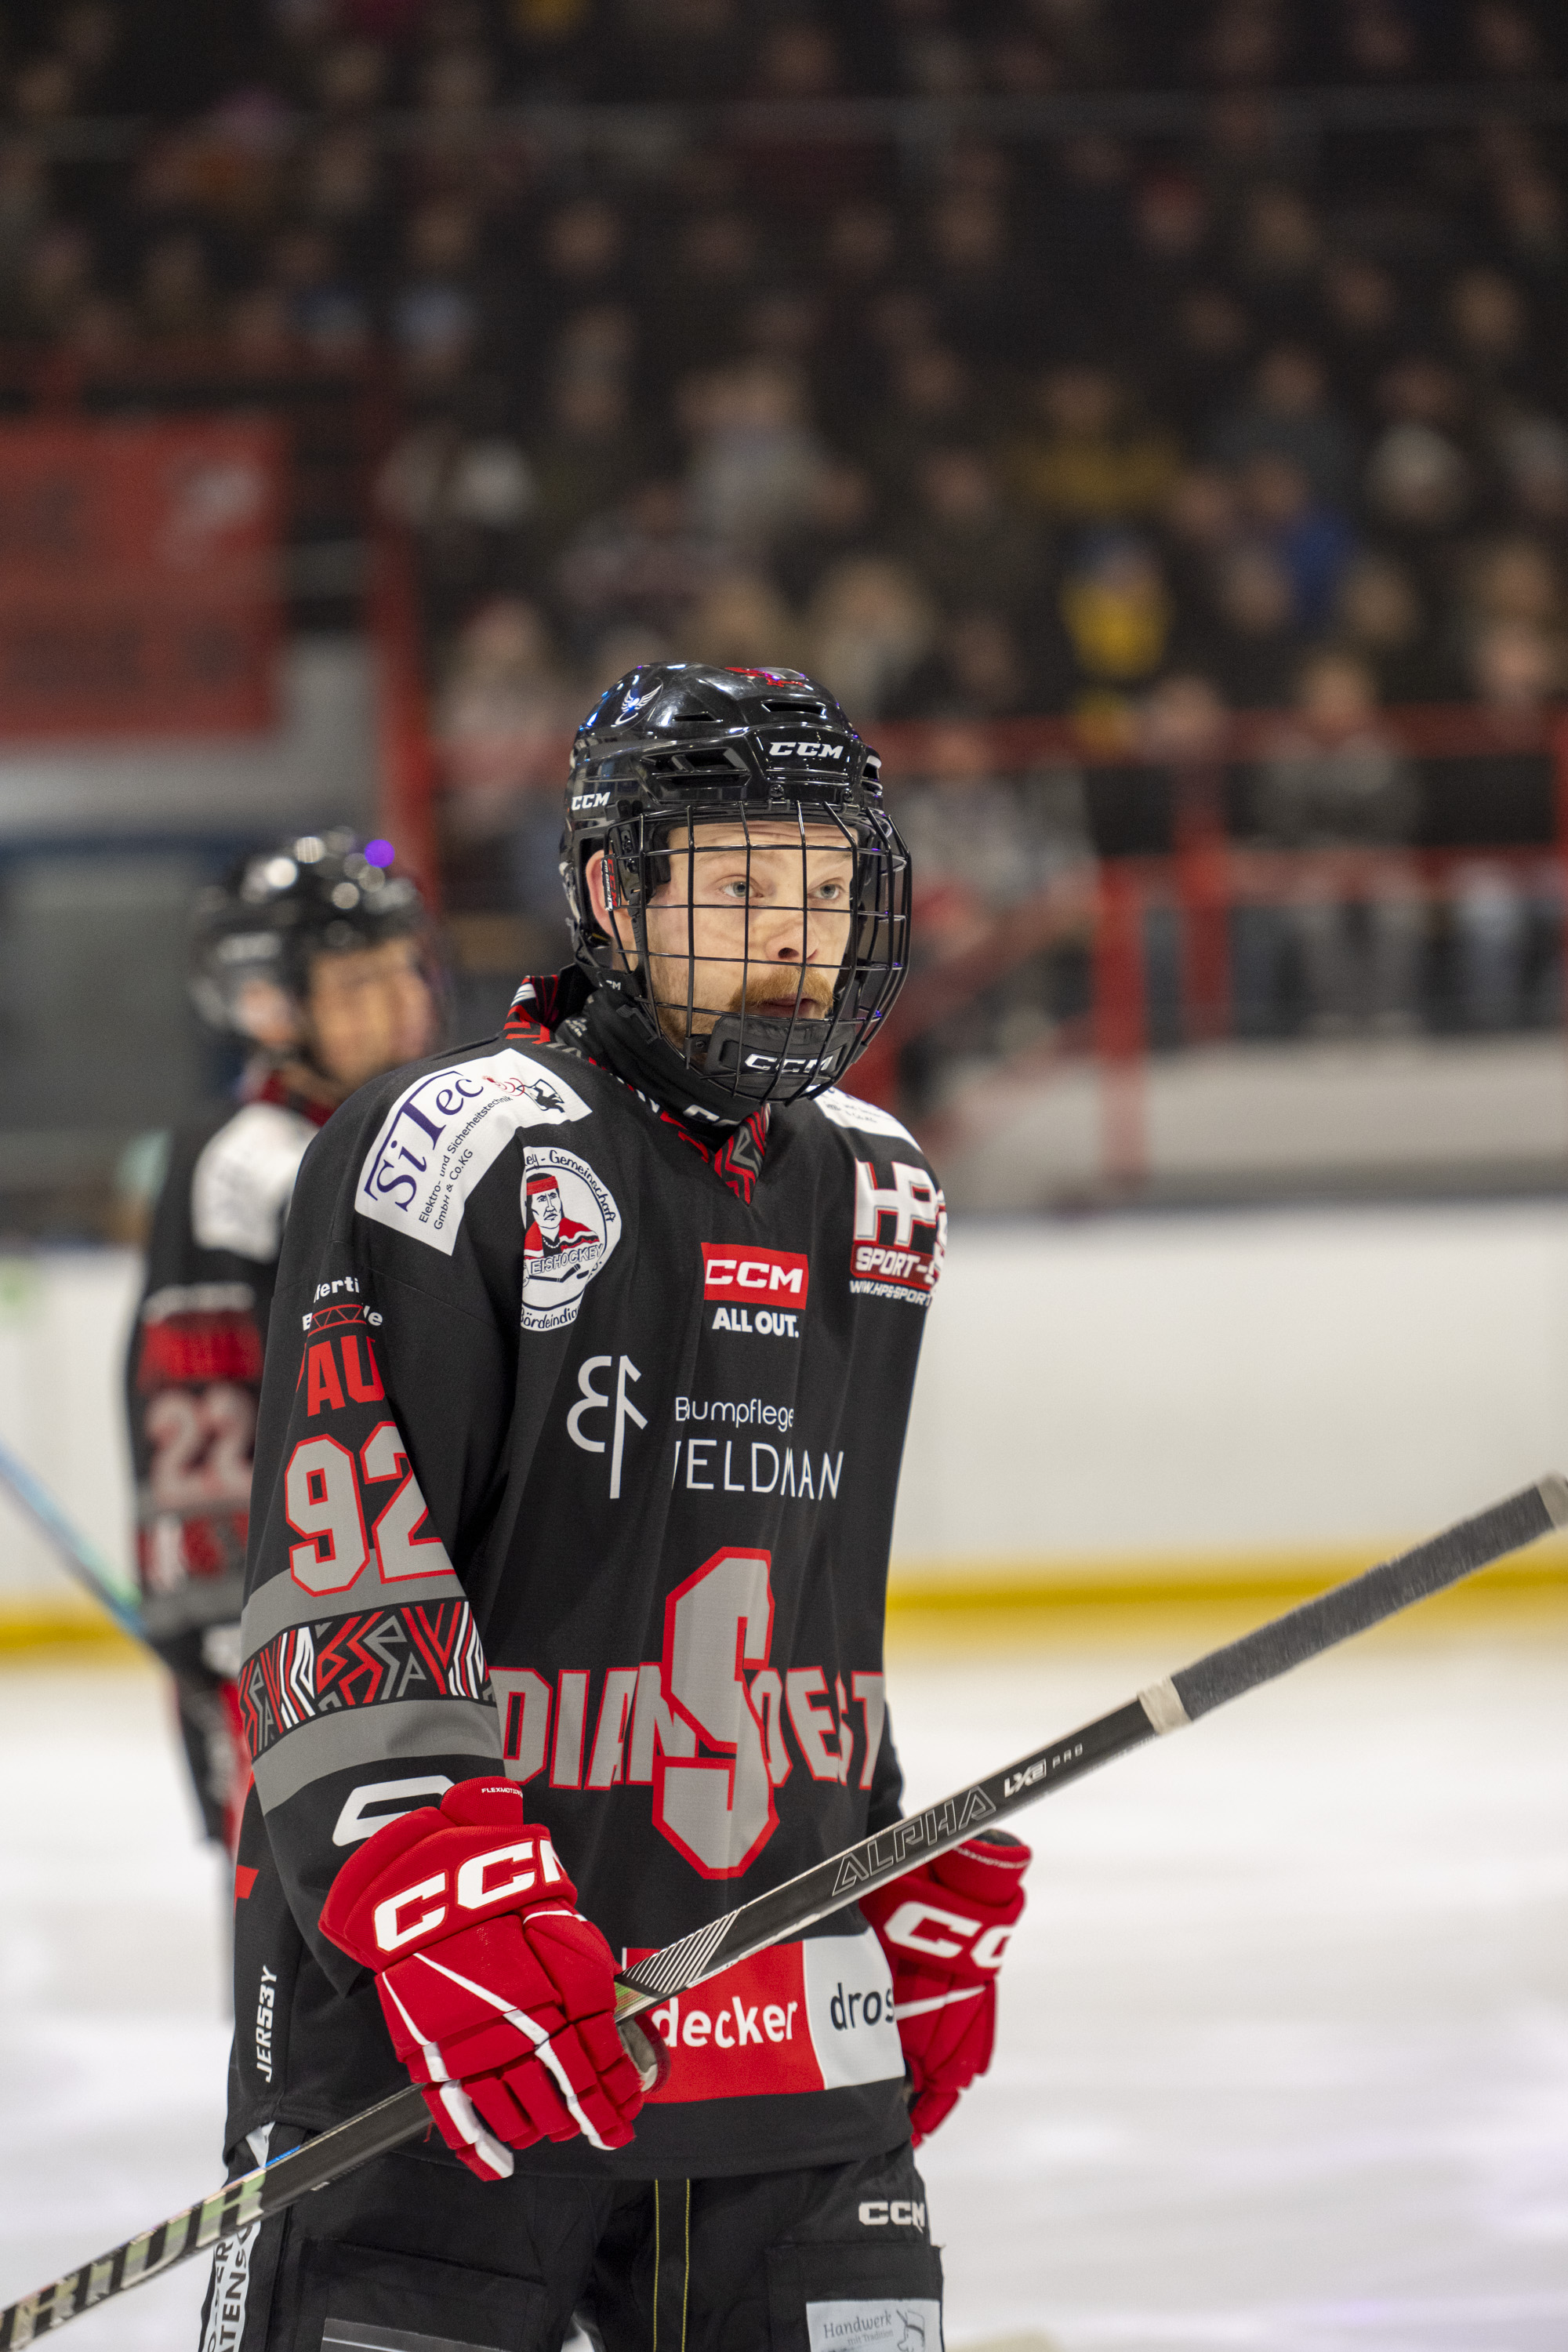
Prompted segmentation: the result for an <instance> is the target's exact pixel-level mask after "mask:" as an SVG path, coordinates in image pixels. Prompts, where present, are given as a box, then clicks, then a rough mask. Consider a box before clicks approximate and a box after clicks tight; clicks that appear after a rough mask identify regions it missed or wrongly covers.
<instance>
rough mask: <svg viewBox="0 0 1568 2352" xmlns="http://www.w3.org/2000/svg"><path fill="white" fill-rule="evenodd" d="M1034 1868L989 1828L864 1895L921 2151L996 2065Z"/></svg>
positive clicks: (1014, 1843) (1024, 1851)
mask: <svg viewBox="0 0 1568 2352" xmlns="http://www.w3.org/2000/svg"><path fill="white" fill-rule="evenodd" d="M1028 1866H1029V1849H1028V1847H1027V1846H1026V1845H1024V1844H1022V1843H1020V1842H1019V1840H1018V1839H1017V1838H1016V1837H1009V1836H1008V1834H1007V1832H1006V1831H1005V1830H991V1831H989V1832H987V1833H986V1834H985V1835H984V1836H982V1837H975V1838H970V1839H968V1840H967V1841H966V1842H965V1843H964V1844H963V1845H957V1846H954V1847H952V1850H951V1851H950V1852H949V1853H939V1854H937V1855H936V1856H935V1857H934V1858H933V1859H932V1860H931V1861H930V1862H922V1863H921V1865H920V1868H919V1869H918V1870H910V1871H906V1872H905V1874H904V1875H903V1877H902V1878H898V1879H895V1880H894V1881H893V1882H892V1884H891V1885H888V1886H879V1887H877V1888H875V1889H874V1890H873V1891H872V1893H871V1894H869V1895H862V1896H861V1897H860V1908H861V1910H862V1912H863V1913H864V1914H865V1916H866V1917H867V1918H868V1920H869V1921H870V1923H871V1925H872V1927H874V1928H875V1929H876V1931H877V1935H878V1938H879V1941H880V1943H881V1946H882V1949H883V1950H884V1951H885V1952H886V1954H887V1956H888V1965H889V1968H890V1969H892V1972H893V2014H894V2016H895V2017H896V2018H897V2019H898V2021H899V2039H900V2042H902V2044H903V2050H904V2064H905V2067H906V2068H907V2070H908V2073H909V2078H910V2123H911V2124H912V2125H913V2126H914V2137H915V2146H916V2147H919V2146H920V2144H921V2140H922V2139H929V2138H930V2137H931V2133H932V2132H933V2131H935V2129H936V2127H937V2126H938V2124H940V2123H941V2122H942V2121H943V2119H944V2118H945V2117H946V2116H949V2115H951V2114H952V2110H953V2108H954V2107H955V2106H956V2105H958V2097H959V2093H960V2092H961V2091H964V2090H967V2089H968V2087H969V2085H970V2084H971V2083H973V2080H974V2078H975V2076H976V2075H977V2074H984V2072H985V2069H986V2068H987V2066H989V2065H990V2063H991V2045H992V2042H993V2040H994V2036H995V2032H996V1971H997V1969H999V1968H1000V1967H1001V1965H1002V1955H1003V1953H1004V1952H1005V1950H1006V1948H1007V1939H1008V1937H1010V1936H1011V1935H1012V1933H1013V1930H1014V1928H1015V1927H1016V1926H1017V1924H1018V1918H1019V1915H1020V1914H1021V1913H1022V1911H1023V1908H1024V1886H1023V1878H1024V1873H1025V1871H1026V1869H1027V1868H1028Z"/></svg>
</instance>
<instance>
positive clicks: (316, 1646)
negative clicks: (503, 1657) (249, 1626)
mask: <svg viewBox="0 0 1568 2352" xmlns="http://www.w3.org/2000/svg"><path fill="white" fill-rule="evenodd" d="M407 1698H419V1699H442V1698H449V1699H483V1700H485V1701H487V1702H489V1698H490V1688H489V1677H488V1675H487V1672H486V1667H485V1654H484V1650H483V1647H482V1646H481V1644H480V1641H479V1627H478V1626H477V1625H476V1624H475V1622H474V1615H473V1612H472V1610H471V1609H470V1608H469V1607H468V1602H467V1601H425V1602H415V1603H412V1604H409V1603H405V1605H404V1606H402V1607H400V1608H396V1609H388V1608H372V1609H360V1610H355V1611H354V1612H352V1613H351V1614H349V1615H347V1616H342V1617H321V1618H318V1619H316V1620H314V1621H313V1622H311V1623H310V1624H308V1625H290V1626H289V1628H288V1630H287V1631H286V1632H285V1633H279V1634H277V1635H275V1637H274V1638H273V1640H271V1641H270V1642H268V1643H267V1644H266V1646H265V1648H263V1649H260V1650H258V1651H257V1653H256V1654H255V1655H254V1656H253V1657H249V1658H247V1659H246V1661H245V1663H244V1664H243V1665H242V1666H241V1668H240V1670H239V1713H240V1721H241V1723H242V1725H243V1727H244V1730H245V1737H246V1741H247V1746H248V1747H249V1749H250V1754H251V1759H252V1761H253V1762H259V1761H260V1759H261V1758H262V1757H263V1756H265V1755H266V1754H267V1752H268V1749H269V1748H275V1747H276V1746H277V1744H278V1742H279V1740H280V1739H284V1738H288V1736H289V1733H290V1732H292V1731H298V1730H299V1729H300V1726H301V1725H303V1724H307V1723H314V1722H316V1721H317V1720H318V1719H319V1718H320V1717H322V1716H328V1715H342V1714H346V1713H348V1712H350V1711H351V1710H353V1709H354V1708H358V1707H367V1706H384V1705H385V1704H386V1703H387V1702H388V1701H390V1700H397V1699H407Z"/></svg>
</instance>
